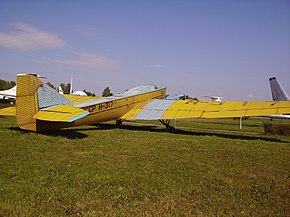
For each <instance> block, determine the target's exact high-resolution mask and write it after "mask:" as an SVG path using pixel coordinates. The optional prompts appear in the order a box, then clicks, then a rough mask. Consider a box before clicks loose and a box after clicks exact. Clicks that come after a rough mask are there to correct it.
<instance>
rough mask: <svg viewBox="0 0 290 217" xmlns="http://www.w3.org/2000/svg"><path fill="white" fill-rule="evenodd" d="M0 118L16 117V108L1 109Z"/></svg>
mask: <svg viewBox="0 0 290 217" xmlns="http://www.w3.org/2000/svg"><path fill="white" fill-rule="evenodd" d="M0 116H12V117H15V116H16V107H15V106H13V107H7V108H3V109H0Z"/></svg>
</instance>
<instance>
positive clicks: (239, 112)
mask: <svg viewBox="0 0 290 217" xmlns="http://www.w3.org/2000/svg"><path fill="white" fill-rule="evenodd" d="M289 113H290V101H285V102H284V101H283V102H282V101H279V102H273V101H271V102H211V101H193V100H176V101H174V100H152V101H149V102H144V103H143V104H140V105H138V106H136V107H135V108H133V109H132V110H130V111H129V112H128V113H126V114H125V115H124V116H123V117H122V119H125V120H159V119H182V118H232V117H252V116H265V115H277V114H289Z"/></svg>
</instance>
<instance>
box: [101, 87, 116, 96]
mask: <svg viewBox="0 0 290 217" xmlns="http://www.w3.org/2000/svg"><path fill="white" fill-rule="evenodd" d="M102 96H103V97H107V96H113V94H112V93H111V90H110V88H109V87H106V88H105V89H104V91H103V93H102Z"/></svg>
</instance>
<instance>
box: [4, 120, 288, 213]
mask: <svg viewBox="0 0 290 217" xmlns="http://www.w3.org/2000/svg"><path fill="white" fill-rule="evenodd" d="M245 122H246V123H245V124H246V125H247V127H246V129H245V130H243V131H242V132H241V133H239V132H234V133H233V132H227V130H231V129H232V128H235V127H237V129H234V130H238V121H233V122H232V121H230V120H219V121H218V120H215V121H194V122H188V121H183V122H181V121H178V122H177V127H187V128H180V130H174V131H172V132H167V131H166V130H164V128H163V127H159V126H157V127H156V126H140V125H136V124H131V123H126V124H125V126H123V127H122V128H121V129H118V128H115V127H114V125H113V124H103V125H98V126H82V127H76V128H71V129H63V130H59V131H57V132H53V133H46V134H36V133H33V132H25V131H21V130H19V129H18V128H17V125H16V121H15V119H14V118H1V119H0V136H1V141H0V144H1V145H0V216H233V215H234V216H289V203H290V198H289V195H290V189H289V177H290V163H289V159H290V138H289V137H282V136H269V135H263V134H260V132H262V131H263V129H262V123H261V121H259V120H247V121H245ZM236 124H237V126H236ZM200 126H203V127H204V128H208V129H209V130H198V129H197V128H198V127H200ZM188 127H191V128H193V129H191V130H190V129H188ZM218 130H225V131H218ZM250 130H252V132H256V133H257V134H249V133H245V131H250Z"/></svg>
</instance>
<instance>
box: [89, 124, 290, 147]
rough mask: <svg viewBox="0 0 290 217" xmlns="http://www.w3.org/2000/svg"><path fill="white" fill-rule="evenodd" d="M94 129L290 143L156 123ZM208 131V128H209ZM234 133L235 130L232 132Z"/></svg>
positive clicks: (103, 125) (108, 125) (107, 125)
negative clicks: (169, 128)
mask: <svg viewBox="0 0 290 217" xmlns="http://www.w3.org/2000/svg"><path fill="white" fill-rule="evenodd" d="M94 126H96V127H97V128H96V130H111V129H117V128H119V129H124V130H135V131H149V132H159V133H173V134H180V135H190V136H216V137H220V138H226V139H241V140H263V141H268V142H283V143H290V142H288V141H285V140H284V141H283V140H281V139H278V138H269V137H262V136H259V135H241V134H229V133H231V132H230V131H229V132H227V133H222V132H221V133H220V132H200V131H190V130H182V129H171V130H168V129H166V128H165V127H164V128H158V126H156V125H146V126H136V125H134V126H133V125H121V126H119V127H117V126H116V125H114V124H105V123H104V124H97V125H94ZM209 131H210V130H209ZM232 133H236V132H232Z"/></svg>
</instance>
